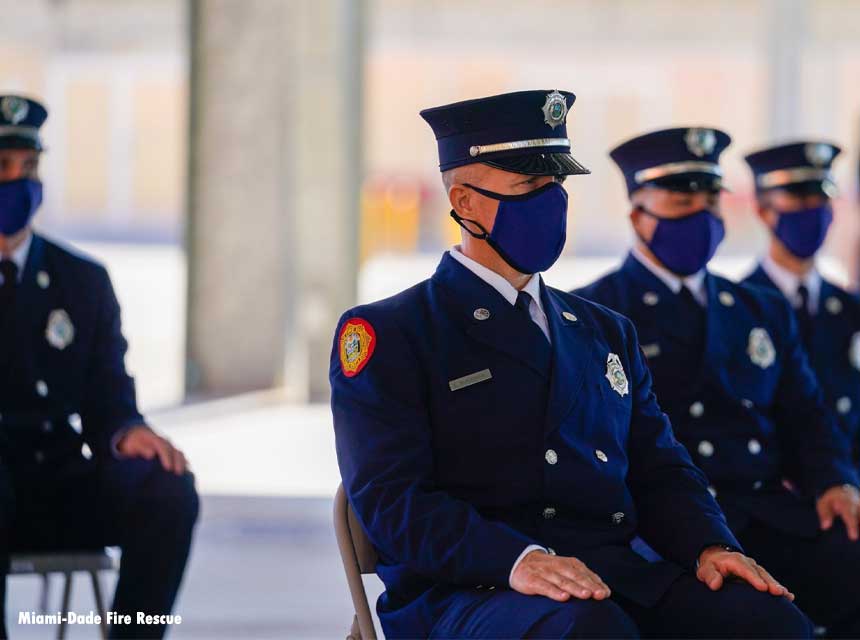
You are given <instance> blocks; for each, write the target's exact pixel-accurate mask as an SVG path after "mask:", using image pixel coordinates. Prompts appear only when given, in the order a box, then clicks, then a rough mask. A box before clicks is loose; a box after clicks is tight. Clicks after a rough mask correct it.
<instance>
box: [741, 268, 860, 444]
mask: <svg viewBox="0 0 860 640" xmlns="http://www.w3.org/2000/svg"><path fill="white" fill-rule="evenodd" d="M744 282H745V283H747V284H752V285H757V286H761V287H765V288H767V289H770V290H773V291H775V292H777V293H779V294H780V295H781V292H780V290H779V288H778V287H777V286H776V284H775V283H774V282H773V281H772V280H771V279H770V277H769V276H768V275H767V273H765V270H764V269H762V268H761V266H759V267H758V268H757V269H756V270H755V271H753V273H751V274H750V275H749V276H747V278H746V279H745V280H744ZM818 300H819V302H818V312H817V313H816V314H814V315H813V316H812V321H811V330H810V337H809V340H808V341H807V344H806V352H807V355H808V356H809V360H810V363H811V364H812V368H813V370H814V371H815V375H816V376H817V377H818V382H819V384H820V385H821V389H822V391H823V393H824V397H825V400H826V402H827V405H828V406H829V407H830V409H831V410H832V411H834V412H835V413H836V417H837V419H838V421H839V424H840V426H841V427H842V429H843V431H844V433H845V435H846V436H847V437H848V438H849V440H850V442H851V443H852V445H853V447H854V450H855V455H854V458H855V460H857V445H858V439H860V296H857V295H856V294H853V293H849V292H848V291H845V290H844V289H842V288H840V287H838V286H836V285H835V284H833V283H832V282H828V281H827V280H824V279H823V278H822V280H821V292H820V295H819V299H818Z"/></svg>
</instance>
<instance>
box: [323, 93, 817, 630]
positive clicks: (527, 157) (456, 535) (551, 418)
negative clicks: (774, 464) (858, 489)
mask: <svg viewBox="0 0 860 640" xmlns="http://www.w3.org/2000/svg"><path fill="white" fill-rule="evenodd" d="M574 99H575V97H574V95H573V94H571V93H568V92H561V91H523V92H517V93H509V94H503V95H498V96H493V97H489V98H481V99H477V100H469V101H466V102H460V103H456V104H450V105H446V106H442V107H436V108H432V109H427V110H424V111H422V112H421V115H422V117H423V118H424V119H425V120H426V121H427V122H428V124H429V125H430V126H431V128H432V129H433V131H434V133H435V136H436V139H437V143H438V151H439V160H440V169H441V171H442V180H443V182H444V184H445V187H446V189H447V192H448V197H449V200H450V203H451V206H452V211H451V216H452V217H453V218H454V220H455V221H456V222H457V223H458V224H459V225H460V226H461V227H462V232H461V237H462V244H461V245H459V246H455V247H453V248H451V249H450V250H449V251H448V252H446V253H445V254H444V256H443V257H442V260H441V262H440V263H439V266H438V268H437V270H436V273H435V274H434V275H433V276H432V277H431V278H430V279H429V280H426V281H424V282H421V283H419V284H417V285H416V286H414V287H412V288H411V289H408V290H406V291H404V292H402V293H400V294H398V295H396V296H393V297H391V298H388V299H386V300H382V301H379V302H375V303H372V304H367V305H362V306H359V307H356V308H354V309H352V310H350V311H347V312H346V313H345V314H344V315H343V317H342V318H341V320H340V322H339V324H338V328H337V331H336V333H335V337H334V345H333V350H332V359H331V369H330V381H331V387H332V411H333V416H334V427H335V434H336V443H337V455H338V461H339V465H340V470H341V475H342V478H343V484H344V487H345V490H346V494H347V496H348V499H349V502H350V504H351V505H352V507H353V509H354V510H355V512H356V514H357V516H358V519H359V521H360V523H361V525H362V527H363V528H364V529H365V531H366V532H367V535H368V537H369V539H370V541H371V542H372V543H373V545H374V546H375V548H376V549H377V551H378V552H379V558H380V560H379V564H378V566H377V572H378V574H379V576H380V577H381V579H382V581H383V582H384V584H385V592H384V594H383V595H382V596H381V597H380V599H379V601H378V603H377V611H378V613H379V617H380V620H381V622H382V627H383V629H384V631H385V635H386V637H389V638H400V637H413V638H414V637H438V638H452V637H457V638H463V637H470V638H472V637H484V638H499V637H534V638H572V637H609V638H619V637H638V636H640V635H641V636H646V637H666V636H670V635H671V636H679V637H704V636H709V637H714V636H716V637H730V636H746V637H765V636H773V637H805V636H807V635H808V634H809V633H811V628H810V626H809V622H808V620H807V619H806V617H805V616H804V615H803V614H802V613H801V612H800V611H799V610H798V609H797V608H796V607H795V606H794V605H793V604H792V602H791V600H792V599H793V595H792V594H791V593H790V592H788V590H787V589H786V588H785V587H783V586H782V585H781V584H779V583H778V582H777V581H775V580H774V579H773V578H772V577H771V576H770V575H769V574H768V572H767V571H766V570H765V569H764V568H763V567H761V566H760V565H757V564H756V563H755V562H753V561H752V560H751V559H750V558H748V557H747V556H745V555H744V553H743V551H742V547H741V544H740V543H739V542H738V541H737V539H736V538H735V537H734V536H733V535H732V533H731V531H730V530H729V528H728V527H727V525H726V521H725V519H724V516H723V514H722V513H721V511H720V509H719V507H718V506H717V504H716V502H715V501H714V499H713V498H712V497H711V495H710V494H709V493H708V491H707V483H706V481H705V478H704V476H703V475H702V473H701V471H699V469H698V468H696V466H695V465H694V464H693V463H692V461H691V460H690V457H689V455H688V453H687V451H686V450H685V449H684V447H683V446H681V445H680V444H679V443H678V442H677V441H676V440H675V438H674V437H673V435H672V428H671V426H670V424H669V421H668V419H667V418H666V416H665V415H664V414H663V413H662V412H661V410H660V408H659V407H658V406H657V402H656V400H655V397H654V394H653V393H652V390H651V378H650V375H649V373H648V369H647V367H646V366H645V359H644V357H643V356H642V354H641V352H640V350H639V347H638V341H637V338H636V333H635V330H634V328H633V325H632V324H631V323H630V322H629V321H628V320H626V319H625V318H623V317H621V316H620V315H618V314H616V313H614V312H612V311H610V310H608V309H606V308H604V307H601V306H598V305H595V304H593V303H591V302H588V301H586V300H583V299H582V298H579V297H576V296H573V295H570V294H567V293H564V292H562V291H558V290H556V289H552V288H549V287H547V286H546V285H545V284H544V282H543V279H542V278H541V276H540V275H539V274H540V272H542V271H545V270H546V269H548V268H549V267H550V266H552V264H553V263H554V262H555V261H556V260H557V258H558V257H559V255H560V254H561V252H562V250H563V248H564V244H565V238H566V229H567V204H568V198H567V192H566V191H565V189H564V187H563V186H562V185H561V182H562V180H563V179H564V177H565V176H567V175H576V174H585V173H588V171H587V170H586V169H585V168H584V167H583V166H582V165H581V164H579V163H578V162H577V161H576V160H574V159H573V157H572V156H571V155H570V140H569V139H568V137H567V127H566V119H567V114H568V110H569V109H570V108H571V106H572V105H573V102H574ZM637 534H639V535H641V536H642V537H643V538H645V539H647V540H648V542H649V543H650V544H652V545H654V547H655V548H657V549H659V550H660V552H661V553H662V554H663V555H664V557H665V558H666V560H663V561H660V562H655V563H649V562H648V561H646V560H645V559H643V558H642V557H641V556H639V555H637V553H635V552H634V551H633V549H632V548H631V546H630V542H631V540H632V539H633V538H634V536H635V535H637Z"/></svg>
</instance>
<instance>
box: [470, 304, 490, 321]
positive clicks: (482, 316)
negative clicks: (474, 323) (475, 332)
mask: <svg viewBox="0 0 860 640" xmlns="http://www.w3.org/2000/svg"><path fill="white" fill-rule="evenodd" d="M472 315H473V316H475V320H488V319H489V317H490V312H489V310H487V309H484V307H480V308H478V309H475V311H474V313H472Z"/></svg>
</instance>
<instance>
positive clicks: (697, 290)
mask: <svg viewBox="0 0 860 640" xmlns="http://www.w3.org/2000/svg"><path fill="white" fill-rule="evenodd" d="M631 253H632V254H633V257H634V258H636V259H637V260H638V261H639V262H640V263H641V264H642V266H643V267H645V268H646V269H648V271H650V272H651V273H653V274H654V275H655V276H657V278H659V279H660V280H661V281H662V282H663V284H665V285H666V286H667V287H669V289H670V290H671V291H672V293H675V294H677V293H679V292H680V291H681V287H683V286H686V287H687V288H688V289H689V290H690V293H692V294H693V297H694V298H695V299H696V301H697V302H698V303H699V304H701V305H702V306H706V305H707V304H708V291H707V288H706V286H705V275H706V274H707V271H706V270H705V269H702V270H700V271H697V272H696V273H694V274H693V275H690V276H685V277H683V278H682V277H681V276H678V275H676V274H674V273H672V272H671V271H669V270H668V269H667V268H665V267H663V266H660V265H658V264H656V263H654V262H653V261H652V260H651V259H650V258H649V257H648V256H646V255H645V254H644V253H642V251H641V250H640V249H639V247H637V246H634V247H633V250H632V251H631Z"/></svg>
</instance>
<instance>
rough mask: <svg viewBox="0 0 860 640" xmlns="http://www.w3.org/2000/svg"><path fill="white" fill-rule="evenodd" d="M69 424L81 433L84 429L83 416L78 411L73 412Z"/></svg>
mask: <svg viewBox="0 0 860 640" xmlns="http://www.w3.org/2000/svg"><path fill="white" fill-rule="evenodd" d="M69 426H70V427H71V428H72V429H74V430H75V432H76V433H81V431H83V425H82V424H81V416H80V415H79V414H77V413H73V414H72V415H70V416H69Z"/></svg>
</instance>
